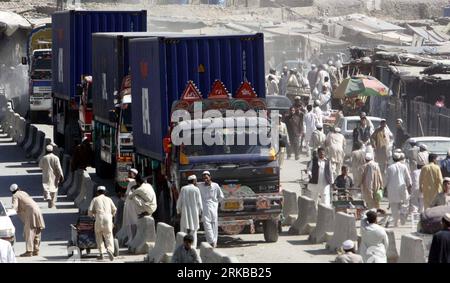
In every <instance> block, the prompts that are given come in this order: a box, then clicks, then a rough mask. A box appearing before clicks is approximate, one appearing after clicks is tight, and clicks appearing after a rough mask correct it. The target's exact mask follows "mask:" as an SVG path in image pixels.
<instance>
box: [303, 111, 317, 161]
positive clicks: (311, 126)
mask: <svg viewBox="0 0 450 283" xmlns="http://www.w3.org/2000/svg"><path fill="white" fill-rule="evenodd" d="M306 110H307V111H308V113H306V114H305V116H304V117H303V123H304V126H303V128H304V129H305V141H306V152H307V154H308V155H309V154H310V149H309V147H310V142H311V137H312V133H313V132H314V131H315V130H316V123H318V120H319V119H318V118H317V115H316V114H315V113H314V112H313V111H312V105H308V106H306Z"/></svg>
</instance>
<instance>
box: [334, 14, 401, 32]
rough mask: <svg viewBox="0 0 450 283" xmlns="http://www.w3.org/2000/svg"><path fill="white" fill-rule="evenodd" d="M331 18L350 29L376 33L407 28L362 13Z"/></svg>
mask: <svg viewBox="0 0 450 283" xmlns="http://www.w3.org/2000/svg"><path fill="white" fill-rule="evenodd" d="M329 20H330V21H331V22H336V23H337V24H339V25H342V26H344V27H346V28H348V29H352V30H361V31H362V30H364V31H370V32H374V33H379V32H388V31H403V30H405V28H402V27H401V26H397V25H394V24H391V23H389V22H386V21H383V20H380V19H377V18H373V17H368V16H365V15H361V14H352V15H348V16H344V17H336V18H330V19H329Z"/></svg>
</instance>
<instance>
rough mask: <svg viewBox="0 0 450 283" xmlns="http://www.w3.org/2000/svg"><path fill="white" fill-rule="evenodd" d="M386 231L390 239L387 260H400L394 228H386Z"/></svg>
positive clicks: (393, 261)
mask: <svg viewBox="0 0 450 283" xmlns="http://www.w3.org/2000/svg"><path fill="white" fill-rule="evenodd" d="M386 233H387V235H388V239H389V247H388V250H387V261H388V263H396V262H397V261H398V251H397V244H396V243H395V234H394V230H391V229H386Z"/></svg>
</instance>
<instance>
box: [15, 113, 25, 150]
mask: <svg viewBox="0 0 450 283" xmlns="http://www.w3.org/2000/svg"><path fill="white" fill-rule="evenodd" d="M18 129H19V130H18V134H17V139H16V142H17V145H19V146H20V145H21V144H22V142H23V141H24V139H25V136H26V132H27V121H26V120H25V119H24V118H22V117H20V118H19V122H18Z"/></svg>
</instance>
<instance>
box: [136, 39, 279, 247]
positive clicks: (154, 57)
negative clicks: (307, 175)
mask: <svg viewBox="0 0 450 283" xmlns="http://www.w3.org/2000/svg"><path fill="white" fill-rule="evenodd" d="M130 66H131V77H132V79H133V87H132V88H131V93H132V100H133V111H132V112H133V115H132V121H133V141H134V146H135V154H134V163H135V168H137V169H138V170H139V172H140V173H141V174H142V175H143V176H151V177H152V178H151V179H150V181H149V182H151V183H152V185H153V188H155V191H156V194H157V196H158V197H157V199H158V205H157V207H158V208H157V210H156V212H155V214H154V217H155V219H156V220H157V221H162V222H166V223H169V224H171V225H174V227H178V220H179V218H178V217H177V211H176V202H177V198H178V194H179V192H180V190H181V188H182V186H184V185H186V184H187V178H188V176H190V175H196V176H197V179H198V180H201V179H203V178H204V177H205V176H204V174H203V171H204V170H208V171H209V172H210V174H211V177H212V179H213V181H214V182H217V183H218V184H219V186H220V189H221V191H222V193H223V198H221V197H220V198H219V199H220V206H219V208H218V210H219V215H218V225H219V227H220V229H221V230H222V231H223V232H224V233H227V234H238V233H240V232H242V231H243V230H244V228H245V227H247V226H250V231H251V232H255V231H256V230H258V229H257V228H258V227H261V228H262V230H263V231H264V239H265V240H266V241H267V242H276V241H277V240H278V231H279V228H280V227H281V226H280V215H281V211H282V201H283V197H282V195H281V194H280V167H279V164H278V161H277V153H276V150H277V148H278V144H277V142H276V140H275V141H272V142H269V143H264V142H263V141H262V140H264V136H263V134H259V133H260V130H262V131H263V132H265V133H275V134H274V136H276V137H277V138H278V134H277V133H276V132H277V131H276V129H275V131H272V125H273V124H275V123H276V124H275V125H276V127H278V122H277V121H276V120H272V119H269V118H268V117H267V115H266V114H265V113H267V110H268V108H267V106H266V105H267V103H266V101H265V99H264V98H265V75H264V42H263V35H262V34H260V33H257V34H250V35H227V36H192V37H189V36H181V37H178V36H167V37H153V38H146V39H133V40H131V41H130ZM196 102H197V103H196ZM198 106H201V113H199V112H200V111H199V112H196V111H195V109H196V107H198ZM178 110H181V111H179V112H177V113H178V114H182V116H183V119H182V120H183V121H171V120H170V118H171V114H172V113H174V112H175V111H178ZM183 110H185V111H183ZM209 110H215V113H216V114H214V115H217V117H216V116H214V117H210V118H207V119H206V118H205V119H203V118H202V117H203V115H204V114H206V113H207V111H209ZM228 110H231V111H233V110H242V111H237V112H234V111H233V113H234V114H233V115H231V116H230V117H229V116H226V117H223V116H222V115H219V114H224V113H226V112H227V111H228ZM247 110H248V112H246V111H247ZM217 111H220V112H217ZM258 112H259V113H260V114H261V115H260V116H259V117H256V116H254V117H248V116H247V114H251V113H253V114H255V115H256V113H258ZM217 113H219V114H217ZM199 114H200V115H199ZM208 114H212V113H211V112H209V113H208ZM272 114H275V113H274V112H272ZM276 118H278V115H276ZM242 119H245V120H244V121H245V122H244V124H240V123H239V122H238V121H239V120H241V121H242ZM212 129H213V131H212V132H213V133H214V134H213V133H212V132H211V130H212ZM198 133H200V136H198V137H200V139H199V142H200V143H197V139H196V138H195V135H197V134H198ZM207 133H210V136H209V138H212V137H213V136H214V137H219V139H221V135H222V134H223V135H225V133H227V134H226V135H227V139H226V142H225V143H223V142H219V143H215V142H213V143H212V144H210V143H209V142H207V140H211V139H208V137H206V138H205V135H207ZM221 133H222V134H221ZM230 133H231V134H232V135H231V137H230V139H228V137H229V135H228V134H230ZM233 133H234V134H233ZM236 133H237V135H236ZM257 133H258V139H259V141H256V139H253V142H252V141H250V140H251V137H252V136H253V137H256V134H257ZM261 133H262V132H261ZM269 136H271V134H269ZM192 137H194V140H195V141H194V142H192V140H191V138H192ZM222 137H223V136H222ZM265 137H266V138H267V137H268V136H267V135H266V136H265ZM184 138H187V140H189V141H187V140H185V139H184ZM269 139H270V138H269ZM180 140H182V142H180ZM243 140H244V142H243V143H241V141H243ZM222 141H223V140H222ZM230 141H231V142H230ZM247 141H248V142H247ZM205 178H206V177H205ZM202 186H205V187H206V188H203V187H202ZM199 187H200V188H201V189H200V190H201V193H203V192H205V191H208V190H209V189H208V188H207V185H204V184H203V183H199Z"/></svg>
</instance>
